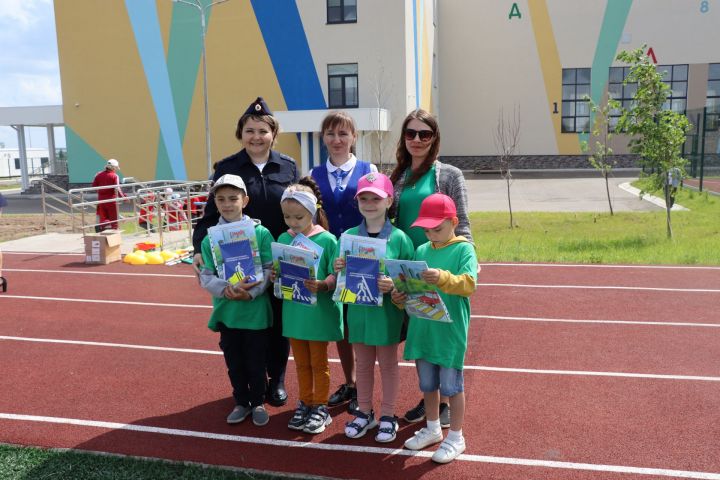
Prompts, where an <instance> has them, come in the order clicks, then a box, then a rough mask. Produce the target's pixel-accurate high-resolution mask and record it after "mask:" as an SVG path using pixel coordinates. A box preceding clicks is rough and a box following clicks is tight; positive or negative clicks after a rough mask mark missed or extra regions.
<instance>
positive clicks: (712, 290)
mask: <svg viewBox="0 0 720 480" xmlns="http://www.w3.org/2000/svg"><path fill="white" fill-rule="evenodd" d="M476 285H477V286H478V287H512V288H569V289H578V290H645V291H650V292H689V293H720V289H715V288H662V287H621V286H615V285H528V284H522V283H477V284H476Z"/></svg>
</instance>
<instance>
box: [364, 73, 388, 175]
mask: <svg viewBox="0 0 720 480" xmlns="http://www.w3.org/2000/svg"><path fill="white" fill-rule="evenodd" d="M393 85H394V84H393V83H392V82H390V80H389V78H388V76H387V74H386V72H385V67H384V66H383V65H382V63H381V64H380V65H379V67H378V69H377V72H376V74H375V75H374V76H373V78H372V79H371V83H370V91H371V92H372V96H373V99H374V100H375V106H376V107H377V118H374V119H373V121H374V122H376V123H375V135H376V138H377V154H376V155H377V156H376V158H377V163H378V170H379V171H381V172H382V171H383V160H384V157H385V155H384V153H385V149H386V148H387V145H386V144H387V141H386V140H387V132H386V131H384V130H381V129H380V109H381V108H386V107H387V104H388V102H389V100H390V99H391V98H392V91H393Z"/></svg>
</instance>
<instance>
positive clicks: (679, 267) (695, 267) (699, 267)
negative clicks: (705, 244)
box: [478, 263, 720, 270]
mask: <svg viewBox="0 0 720 480" xmlns="http://www.w3.org/2000/svg"><path fill="white" fill-rule="evenodd" d="M478 265H480V266H481V267H553V268H563V267H568V268H636V269H646V268H647V269H669V270H720V267H710V266H703V265H599V264H584V263H574V264H563V263H478Z"/></svg>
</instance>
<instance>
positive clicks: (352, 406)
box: [347, 397, 360, 415]
mask: <svg viewBox="0 0 720 480" xmlns="http://www.w3.org/2000/svg"><path fill="white" fill-rule="evenodd" d="M358 410H360V404H359V403H358V400H357V397H353V398H351V399H350V401H349V402H348V405H347V412H348V413H349V414H350V415H355V412H357V411H358Z"/></svg>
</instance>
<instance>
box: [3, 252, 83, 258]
mask: <svg viewBox="0 0 720 480" xmlns="http://www.w3.org/2000/svg"><path fill="white" fill-rule="evenodd" d="M3 255H46V256H49V257H53V256H64V257H84V256H85V254H84V253H80V252H78V253H66V252H8V251H3Z"/></svg>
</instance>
